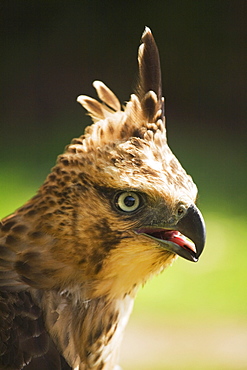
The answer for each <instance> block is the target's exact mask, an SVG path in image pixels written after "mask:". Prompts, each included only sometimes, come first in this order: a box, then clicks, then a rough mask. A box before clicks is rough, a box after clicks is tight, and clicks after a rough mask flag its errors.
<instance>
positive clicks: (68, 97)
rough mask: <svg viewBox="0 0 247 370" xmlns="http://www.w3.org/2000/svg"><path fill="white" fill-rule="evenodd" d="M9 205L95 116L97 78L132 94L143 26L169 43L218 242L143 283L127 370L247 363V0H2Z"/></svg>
mask: <svg viewBox="0 0 247 370" xmlns="http://www.w3.org/2000/svg"><path fill="white" fill-rule="evenodd" d="M0 15H1V21H0V39H1V60H0V63H1V122H0V216H1V217H4V216H6V215H7V214H9V213H11V212H12V211H14V210H15V209H16V208H17V207H19V206H20V205H22V204H23V202H25V201H26V200H28V199H29V198H30V197H31V196H32V195H34V194H35V191H36V190H37V188H38V187H39V185H40V184H41V183H42V182H43V181H44V179H45V177H46V175H47V174H48V172H49V169H50V168H51V167H52V166H53V165H54V163H55V158H56V156H57V155H58V154H60V153H61V152H62V151H63V148H64V146H65V145H66V144H68V143H69V142H70V140H71V139H72V138H73V137H77V136H79V135H80V134H82V133H83V130H84V127H85V126H86V125H88V124H90V119H89V117H87V116H85V111H84V110H83V109H82V108H81V106H80V105H79V104H78V103H76V97H77V96H78V95H80V94H86V95H90V96H94V97H95V92H94V90H93V88H92V85H91V84H92V81H93V80H95V79H100V80H102V81H104V82H105V83H106V84H107V85H108V86H110V87H111V88H112V89H113V91H114V92H116V94H117V95H118V97H119V98H120V100H121V101H122V102H125V101H127V100H128V99H129V95H130V93H132V92H133V87H134V85H135V81H136V76H137V60H136V58H137V48H138V46H139V41H140V37H141V34H142V32H143V30H144V26H146V25H147V26H149V27H150V28H151V29H152V31H153V34H154V36H155V39H156V42H157V44H158V47H159V51H160V57H161V66H162V73H163V94H164V96H165V98H166V116H167V129H168V138H169V143H170V147H171V148H172V150H173V151H174V152H175V154H176V155H177V157H178V158H179V160H180V161H181V163H182V164H183V166H184V167H185V168H186V170H187V171H188V172H189V173H190V174H192V176H193V178H194V180H195V182H196V183H197V185H198V187H199V194H200V196H199V201H198V205H199V208H200V209H201V211H202V213H203V214H204V217H205V220H206V225H207V232H208V238H207V245H206V249H205V252H204V253H203V255H202V257H201V259H200V261H199V262H198V263H196V264H193V263H191V262H188V261H185V260H182V259H179V260H178V261H177V262H176V263H175V264H174V265H173V267H172V268H170V269H168V270H166V271H165V272H164V273H163V274H162V275H161V276H159V277H157V278H154V279H153V280H152V281H151V282H149V283H148V284H147V285H146V286H145V287H144V289H142V290H141V291H140V293H139V295H138V298H137V300H136V304H135V309H134V312H133V315H132V317H131V320H130V323H129V326H128V328H127V331H126V335H125V339H124V343H123V348H122V356H121V365H122V366H123V368H124V369H125V370H140V369H142V370H151V369H152V370H163V369H190V370H193V369H200V370H201V369H229V370H230V369H231V370H232V369H246V368H247V348H246V347H247V263H246V261H247V228H246V221H247V214H246V207H247V196H246V179H247V175H246V164H247V161H246V155H247V148H246V140H247V127H246V117H247V109H246V98H247V92H246V81H247V2H246V1H245V0H237V1H228V0H222V1H219V0H214V1H204V0H202V1H176V0H175V1H171V0H170V1H168V0H163V1H94V0H92V1H83V0H78V1H75V0H70V1H62V0H61V1H54V0H50V1H49V2H48V1H41V0H35V1H31V0H25V1H18V0H13V1H12V0H2V1H1V2H0Z"/></svg>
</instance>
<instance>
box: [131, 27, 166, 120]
mask: <svg viewBox="0 0 247 370" xmlns="http://www.w3.org/2000/svg"><path fill="white" fill-rule="evenodd" d="M141 41H142V44H141V45H140V47H139V51H138V63H139V85H138V88H137V95H138V98H139V99H140V102H141V105H142V109H143V112H144V114H145V116H146V118H147V120H148V121H149V122H155V119H156V120H157V117H156V116H157V111H159V110H160V109H161V112H162V114H161V115H160V116H159V118H162V117H163V110H164V109H163V105H164V104H163V99H162V86H161V84H162V82H161V69H160V58H159V51H158V48H157V45H156V43H155V41H154V38H153V35H152V32H151V30H150V29H149V28H148V27H146V28H145V30H144V33H143V35H142V38H141Z"/></svg>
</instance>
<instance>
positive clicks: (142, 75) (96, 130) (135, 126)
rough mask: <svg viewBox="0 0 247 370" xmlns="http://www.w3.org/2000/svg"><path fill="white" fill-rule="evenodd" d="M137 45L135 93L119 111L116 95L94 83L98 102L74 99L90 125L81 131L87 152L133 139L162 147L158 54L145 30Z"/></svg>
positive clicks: (163, 135)
mask: <svg viewBox="0 0 247 370" xmlns="http://www.w3.org/2000/svg"><path fill="white" fill-rule="evenodd" d="M141 41H142V43H141V45H140V47H139V52H138V63H139V84H138V87H137V93H136V94H132V95H131V97H130V100H129V101H128V102H127V104H126V106H125V107H123V109H121V105H120V102H119V100H118V98H117V97H116V95H115V94H114V93H113V92H112V91H111V90H110V89H109V88H108V87H107V86H106V85H105V84H104V83H103V82H101V81H98V80H97V81H94V82H93V86H94V88H95V89H96V92H97V95H98V97H99V99H100V100H101V102H99V101H97V100H96V99H93V98H90V97H88V96H85V95H80V96H79V97H78V98H77V101H78V102H79V103H80V104H81V105H82V106H83V107H84V108H85V109H86V110H87V111H88V113H89V115H90V116H91V117H92V119H93V121H94V125H92V126H90V127H88V128H87V129H86V131H85V134H86V135H85V141H84V144H83V145H84V147H85V148H86V147H87V150H89V148H94V147H95V148H96V147H99V146H102V145H107V144H109V143H113V142H114V143H115V142H117V141H120V142H126V141H127V140H130V139H131V138H133V137H134V138H138V139H140V140H145V141H153V142H154V143H155V144H157V145H158V147H160V146H161V145H164V146H165V145H166V130H165V117H164V98H163V97H162V92H161V70H160V60H159V52H158V48H157V46H156V43H155V41H154V38H153V35H152V33H151V31H150V29H149V28H148V27H146V28H145V31H144V33H143V35H142V39H141Z"/></svg>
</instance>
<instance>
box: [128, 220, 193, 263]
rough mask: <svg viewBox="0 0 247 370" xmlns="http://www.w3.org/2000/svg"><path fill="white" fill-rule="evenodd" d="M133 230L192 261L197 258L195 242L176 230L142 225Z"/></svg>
mask: <svg viewBox="0 0 247 370" xmlns="http://www.w3.org/2000/svg"><path fill="white" fill-rule="evenodd" d="M135 232H136V233H137V234H140V235H144V236H147V237H150V238H152V239H154V240H156V241H157V243H158V244H159V246H161V247H162V248H164V249H166V250H168V251H170V252H173V253H176V254H178V255H179V256H181V257H184V258H186V259H188V260H191V261H194V262H196V261H197V260H198V258H197V256H196V253H197V251H196V246H195V243H193V241H192V240H191V239H189V238H187V237H186V236H185V235H183V234H181V233H180V232H179V231H177V230H167V229H162V228H151V227H150V228H149V227H144V228H140V229H137V230H135Z"/></svg>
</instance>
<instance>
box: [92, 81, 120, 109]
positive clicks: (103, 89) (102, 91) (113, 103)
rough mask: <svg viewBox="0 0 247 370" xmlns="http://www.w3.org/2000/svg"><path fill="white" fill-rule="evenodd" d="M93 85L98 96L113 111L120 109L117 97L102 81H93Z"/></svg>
mask: <svg viewBox="0 0 247 370" xmlns="http://www.w3.org/2000/svg"><path fill="white" fill-rule="evenodd" d="M93 87H94V88H95V90H96V91H97V94H98V97H99V98H100V99H101V100H102V102H103V103H105V104H106V105H108V107H110V108H111V109H113V110H115V111H118V110H121V105H120V102H119V100H118V98H117V97H116V95H115V94H114V93H113V92H112V91H111V90H110V89H109V87H107V86H106V85H105V84H104V83H103V82H102V81H94V82H93Z"/></svg>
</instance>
